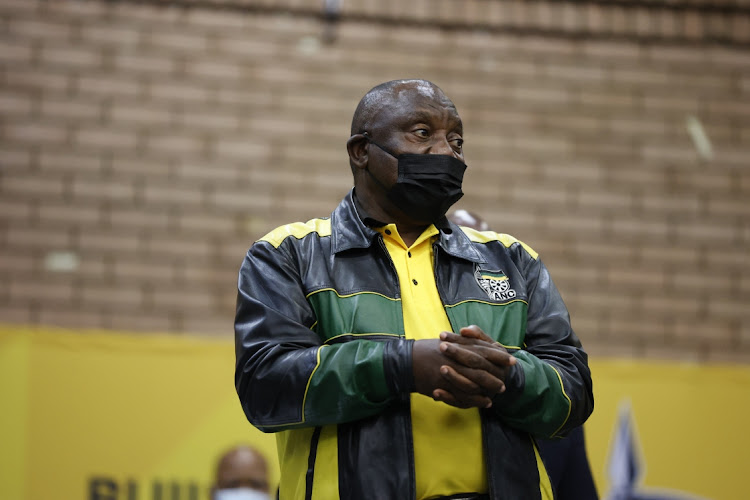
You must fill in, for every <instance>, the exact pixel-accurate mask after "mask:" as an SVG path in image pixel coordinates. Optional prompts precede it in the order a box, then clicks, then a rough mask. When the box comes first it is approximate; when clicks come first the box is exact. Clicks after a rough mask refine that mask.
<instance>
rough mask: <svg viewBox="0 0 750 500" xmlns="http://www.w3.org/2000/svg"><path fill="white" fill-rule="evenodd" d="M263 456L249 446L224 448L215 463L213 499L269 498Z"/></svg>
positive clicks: (249, 499) (262, 499)
mask: <svg viewBox="0 0 750 500" xmlns="http://www.w3.org/2000/svg"><path fill="white" fill-rule="evenodd" d="M268 491H269V484H268V465H267V464H266V459H265V458H264V457H263V455H261V454H260V452H258V451H257V450H256V449H254V448H252V447H250V446H244V445H243V446H236V447H234V448H231V449H229V450H227V451H226V452H225V453H224V454H223V455H221V457H219V461H218V462H217V464H216V477H215V479H214V485H213V488H212V489H211V496H212V498H213V500H269V499H270V498H271V497H270V496H269V494H268Z"/></svg>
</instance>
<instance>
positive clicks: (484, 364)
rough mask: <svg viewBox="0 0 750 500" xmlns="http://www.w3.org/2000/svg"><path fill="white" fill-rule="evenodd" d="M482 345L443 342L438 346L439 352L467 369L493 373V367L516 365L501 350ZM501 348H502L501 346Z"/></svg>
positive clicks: (511, 358) (507, 354) (514, 360)
mask: <svg viewBox="0 0 750 500" xmlns="http://www.w3.org/2000/svg"><path fill="white" fill-rule="evenodd" d="M482 344H484V345H467V344H454V343H453V342H450V341H444V342H442V343H441V344H440V351H441V352H442V353H443V354H444V355H446V356H447V357H449V358H451V359H452V360H454V361H456V362H457V363H460V364H462V365H464V366H468V367H469V368H478V369H483V370H487V371H493V369H494V368H495V367H502V368H504V367H508V366H513V365H514V364H515V363H516V358H514V357H513V356H512V355H511V354H509V353H508V351H506V350H505V349H503V348H495V347H489V346H488V345H486V343H484V342H483V343H482ZM501 347H502V346H501Z"/></svg>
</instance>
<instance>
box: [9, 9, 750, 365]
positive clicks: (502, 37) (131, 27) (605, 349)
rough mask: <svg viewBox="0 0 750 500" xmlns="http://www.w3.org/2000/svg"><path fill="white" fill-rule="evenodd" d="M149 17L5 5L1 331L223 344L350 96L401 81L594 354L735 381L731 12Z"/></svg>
mask: <svg viewBox="0 0 750 500" xmlns="http://www.w3.org/2000/svg"><path fill="white" fill-rule="evenodd" d="M157 3H158V2H151V3H149V2H99V1H57V2H45V1H32V0H4V1H3V2H2V3H0V37H1V38H0V40H1V42H0V62H1V63H2V66H1V68H0V110H1V111H0V321H2V322H6V323H24V324H37V323H39V324H51V325H60V326H66V327H98V328H111V329H117V330H134V331H144V332H151V331H168V332H175V333H183V332H191V333H202V334H214V335H220V336H226V337H231V332H232V320H233V309H234V299H235V284H236V273H237V269H238V267H239V264H240V262H241V260H242V257H243V255H244V253H245V251H246V250H247V248H248V247H249V245H250V244H251V243H252V242H253V241H254V240H255V239H256V238H258V237H260V236H262V235H263V234H264V233H265V232H267V231H268V230H270V229H271V228H273V227H275V226H276V225H279V224H282V223H285V222H290V221H294V220H307V219H309V218H311V217H314V216H320V215H326V214H328V213H329V212H330V211H331V209H332V208H333V207H334V206H335V204H336V203H337V202H338V201H339V200H340V198H341V197H342V196H343V195H344V194H345V193H346V192H347V191H348V189H349V188H350V186H351V176H350V172H349V167H348V163H347V158H346V151H345V146H344V143H345V140H346V138H347V137H348V128H349V122H350V120H351V114H352V112H353V110H354V107H355V106H356V104H357V102H358V100H359V99H360V97H361V96H362V95H363V94H364V93H365V92H366V91H367V90H368V89H369V88H370V87H372V86H373V85H375V84H377V83H380V82H382V81H385V80H389V79H393V78H403V77H420V78H427V79H430V80H433V81H434V82H436V83H437V84H438V85H440V86H441V87H442V88H443V89H444V90H445V91H446V92H447V93H448V95H449V96H451V97H452V99H453V100H454V101H455V103H456V105H457V106H458V109H459V112H460V113H461V115H462V118H463V119H464V123H465V125H466V137H465V138H466V156H467V162H468V164H469V170H468V171H467V176H466V181H465V189H464V190H465V192H466V193H467V195H466V196H465V197H464V199H463V200H462V201H461V202H460V204H459V206H460V207H462V208H467V209H470V210H475V211H477V212H479V213H481V214H483V215H484V216H485V217H486V218H487V219H488V221H489V222H490V224H491V225H492V226H493V228H495V229H497V230H499V231H502V232H507V233H511V234H513V235H515V236H516V237H518V238H520V239H522V240H524V241H526V242H527V243H528V244H530V245H531V246H532V247H534V248H535V249H536V250H537V251H539V252H540V254H541V255H542V258H543V259H544V260H545V261H546V263H547V264H548V266H549V267H550V269H551V271H552V274H553V277H554V278H555V280H556V282H557V284H558V286H559V288H560V289H561V291H562V293H563V297H564V298H565V300H566V302H567V304H568V305H569V308H570V310H571V313H572V316H573V324H574V327H575V328H576V330H577V331H578V333H579V335H580V337H581V338H582V339H583V341H584V344H585V346H586V347H587V349H588V350H589V351H590V352H591V353H592V354H594V355H627V356H639V357H642V356H645V357H653V358H664V357H666V358H676V359H687V360H700V361H734V362H750V305H749V302H750V265H749V264H750V262H748V254H749V253H750V252H749V250H750V50H749V49H748V41H749V38H748V37H750V29H746V28H748V27H750V22H748V15H747V12H746V11H744V10H742V9H743V7H737V5H740V6H741V5H744V4H742V3H731V2H725V4H726V5H734V7H732V8H730V9H728V10H726V9H725V10H724V11H720V12H719V14H715V13H711V12H709V11H706V10H705V9H704V10H702V8H699V7H700V6H701V5H704V4H709V2H693V5H694V6H698V7H695V8H694V9H693V10H691V9H690V8H688V9H687V10H685V9H682V10H679V9H678V10H674V9H673V10H669V9H667V10H665V11H654V12H649V11H645V13H644V12H642V11H643V8H641V7H639V8H638V9H629V8H628V7H627V5H626V4H627V2H625V3H623V2H619V3H618V7H616V8H615V7H613V8H612V9H610V10H608V8H607V7H606V5H604V4H602V3H601V2H598V3H596V2H591V3H590V4H589V5H588V6H586V5H585V4H584V5H583V7H581V8H587V9H589V10H590V12H589V14H588V15H587V16H586V19H587V20H588V21H587V22H589V25H587V26H584V27H582V26H581V23H580V22H578V21H575V22H574V20H575V19H578V17H577V16H575V15H573V14H576V13H575V12H573V11H571V10H570V9H575V8H579V7H578V6H576V4H574V3H565V2H562V3H560V2H476V1H474V2H468V3H466V4H465V5H466V6H468V7H466V9H465V10H461V11H460V12H467V13H468V14H465V15H464V16H463V17H461V19H460V20H458V21H460V23H459V22H458V21H456V23H457V24H459V26H451V24H450V23H451V17H450V15H449V14H451V12H453V11H451V10H450V9H451V8H454V9H455V7H456V6H455V3H454V4H453V5H452V6H451V5H448V7H444V8H443V10H442V11H440V12H438V13H437V14H434V16H437V17H434V16H433V17H430V15H431V14H430V11H429V9H428V6H429V5H435V4H428V3H427V2H417V3H415V4H414V5H415V6H417V7H419V8H416V7H415V10H414V11H409V12H406V11H405V10H404V9H402V8H401V7H399V6H398V5H400V4H398V3H397V2H389V3H387V4H384V3H372V2H371V3H367V2H344V4H343V5H344V6H345V9H344V10H343V11H342V17H341V18H340V20H339V22H338V25H337V26H336V28H335V34H336V40H335V42H333V43H332V44H326V43H323V42H321V39H322V36H323V35H324V33H328V34H329V35H330V34H331V33H333V32H334V31H330V30H329V31H327V32H326V30H325V29H324V26H323V25H322V23H321V20H320V19H319V17H318V16H316V15H311V14H313V13H314V9H316V8H317V6H318V5H319V4H320V2H317V1H316V2H312V1H310V0H299V1H296V2H287V3H289V4H290V6H289V8H290V9H291V10H290V13H283V12H280V11H278V10H277V9H274V8H271V7H267V5H271V4H270V3H269V2H244V3H243V2H235V3H234V4H231V5H230V6H231V7H232V8H227V6H226V5H218V4H222V2H214V3H216V4H217V6H216V7H215V8H214V7H211V6H210V5H209V4H210V3H211V2H208V1H206V2H203V4H204V5H203V6H193V7H191V8H184V6H180V5H179V2H172V3H171V4H169V5H168V6H160V5H157ZM450 3H451V2H441V3H439V4H441V5H447V4H450ZM224 4H226V2H224ZM243 5H245V6H246V7H247V8H242V6H243ZM373 5H381V7H380V8H378V9H375V8H373ZM540 5H541V6H547V7H545V8H542V7H540ZM549 5H552V7H549ZM665 5H667V6H668V5H670V4H669V3H667V4H665ZM253 6H254V7H253ZM261 7H263V8H261ZM295 8H296V9H297V10H296V11H295V10H294V9H295ZM484 8H486V9H488V10H487V11H486V12H485V11H482V9H484ZM305 9H307V10H305ZM384 9H385V10H384ZM399 9H401V11H399ZM524 9H526V10H524ZM555 9H557V10H555ZM415 12H416V14H415ZM456 12H459V11H456ZM571 12H572V14H571ZM665 12H666V14H665ZM420 13H421V14H420ZM511 14H512V15H511ZM378 16H379V17H378ZM389 16H390V17H389ZM441 16H442V17H441ZM471 16H474V17H471ZM649 16H651V17H649ZM669 16H672V17H669ZM680 16H682V17H680ZM712 16H713V17H712ZM394 19H403V20H406V21H408V22H404V23H402V24H395V23H393V22H390V21H392V20H394ZM477 19H481V20H482V21H483V24H482V25H481V26H480V28H481V29H472V28H471V27H470V25H471V23H475V24H476V23H478V21H477ZM519 20H520V21H519ZM514 22H515V23H516V24H515V25H513V24H512V23H514ZM461 23H463V24H461ZM493 23H494V24H493ZM508 23H511V24H508ZM518 23H520V24H518ZM523 23H526V24H523ZM597 23H599V24H597ZM607 23H609V24H607ZM431 24H440V25H441V26H442V27H441V28H435V27H432V26H430V25H431ZM592 26H593V28H592ZM596 26H599V28H596ZM596 29H599V31H596ZM581 30H583V31H581ZM717 40H718V41H719V42H720V43H717ZM696 123H699V124H700V125H702V128H703V130H704V131H705V133H706V135H707V136H708V138H709V139H710V141H711V148H712V149H711V154H710V155H709V154H707V153H704V154H703V156H702V155H701V154H699V151H698V149H697V148H696V145H695V142H694V140H692V139H691V133H690V132H689V130H695V129H696Z"/></svg>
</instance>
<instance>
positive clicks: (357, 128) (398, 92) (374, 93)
mask: <svg viewBox="0 0 750 500" xmlns="http://www.w3.org/2000/svg"><path fill="white" fill-rule="evenodd" d="M407 93H414V94H416V95H422V96H424V97H429V98H432V99H436V98H439V99H440V100H445V101H446V102H447V103H448V104H449V105H450V106H451V107H454V108H455V106H453V103H452V102H451V101H450V99H448V97H447V96H446V95H445V93H444V92H443V91H442V90H441V89H440V87H438V86H437V85H435V84H434V83H432V82H429V81H427V80H391V81H390V82H385V83H381V84H380V85H377V86H375V87H373V88H372V89H370V91H369V92H367V94H365V96H364V97H363V98H362V100H360V101H359V104H358V105H357V109H356V110H355V111H354V117H353V118H352V129H351V134H352V135H354V134H360V133H362V132H365V131H369V130H370V128H371V127H372V124H373V123H374V122H375V120H376V118H377V116H378V114H379V113H380V112H381V111H383V110H384V109H389V108H390V107H391V106H394V105H396V104H397V103H398V102H399V100H400V99H401V97H402V96H403V95H404V94H407Z"/></svg>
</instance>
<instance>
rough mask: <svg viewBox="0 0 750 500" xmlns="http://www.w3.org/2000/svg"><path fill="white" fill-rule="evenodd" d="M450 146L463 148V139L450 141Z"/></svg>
mask: <svg viewBox="0 0 750 500" xmlns="http://www.w3.org/2000/svg"><path fill="white" fill-rule="evenodd" d="M451 144H452V145H453V147H454V148H456V149H461V148H462V147H463V145H464V140H463V139H458V138H456V139H452V140H451Z"/></svg>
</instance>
